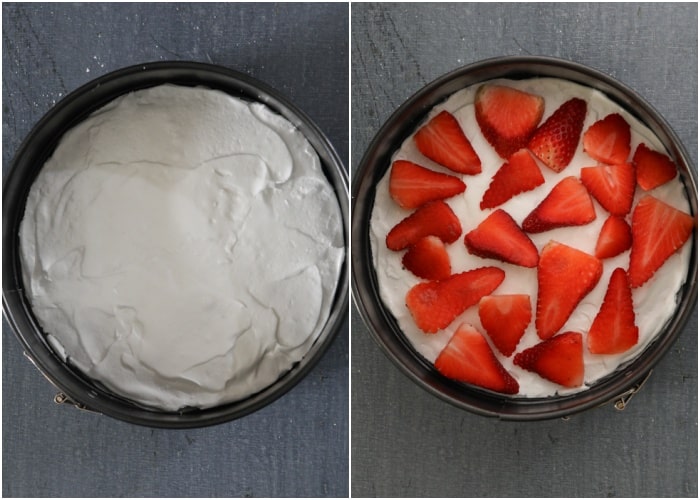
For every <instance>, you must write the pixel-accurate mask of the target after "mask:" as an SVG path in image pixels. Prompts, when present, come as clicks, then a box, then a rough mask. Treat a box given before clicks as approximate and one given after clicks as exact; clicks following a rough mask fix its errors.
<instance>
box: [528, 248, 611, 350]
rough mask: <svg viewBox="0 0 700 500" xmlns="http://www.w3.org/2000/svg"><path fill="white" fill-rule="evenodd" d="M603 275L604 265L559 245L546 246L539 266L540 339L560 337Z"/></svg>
mask: <svg viewBox="0 0 700 500" xmlns="http://www.w3.org/2000/svg"><path fill="white" fill-rule="evenodd" d="M602 274H603V265H602V264H601V262H600V261H599V260H598V259H596V258H595V257H594V256H592V255H589V254H587V253H586V252H582V251H581V250H577V249H576V248H572V247H570V246H567V245H564V244H563V243H558V242H556V241H550V242H549V243H547V245H545V247H544V248H543V249H542V254H541V255H540V263H539V265H538V266H537V288H538V290H537V314H536V317H535V327H536V328H537V335H539V337H540V338H541V339H548V338H549V337H551V336H552V335H554V334H555V333H557V332H558V331H559V329H560V328H561V327H563V326H564V324H565V323H566V321H567V320H568V319H569V316H571V313H572V312H573V311H574V309H576V306H577V305H578V304H579V302H581V300H582V299H583V298H584V297H585V296H586V295H588V293H589V292H590V291H591V290H593V288H594V287H595V286H596V284H598V280H600V276H601V275H602Z"/></svg>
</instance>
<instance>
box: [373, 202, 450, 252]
mask: <svg viewBox="0 0 700 500" xmlns="http://www.w3.org/2000/svg"><path fill="white" fill-rule="evenodd" d="M461 234H462V225H461V224H460V223H459V219H458V218H457V216H456V215H455V213H454V212H453V211H452V209H451V208H450V207H449V205H448V204H447V203H445V202H444V201H440V200H438V201H431V202H429V203H426V204H425V205H423V206H421V207H420V208H419V209H418V210H416V211H415V212H413V213H412V214H411V215H409V216H408V217H406V218H405V219H403V220H402V221H401V222H399V223H398V224H396V225H395V226H394V227H393V228H392V229H391V231H389V234H387V235H386V246H387V248H389V249H390V250H403V249H404V248H406V247H409V246H411V245H413V244H414V243H416V242H417V241H418V240H420V239H421V238H423V237H424V236H437V237H438V238H440V239H441V240H442V241H444V242H445V243H453V242H455V241H457V238H459V236H460V235H461Z"/></svg>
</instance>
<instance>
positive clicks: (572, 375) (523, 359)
mask: <svg viewBox="0 0 700 500" xmlns="http://www.w3.org/2000/svg"><path fill="white" fill-rule="evenodd" d="M513 362H514V363H515V364H516V365H518V366H519V367H521V368H524V369H525V370H528V371H531V372H535V373H537V374H538V375H539V376H540V377H542V378H546V379H547V380H549V381H551V382H554V383H556V384H559V385H563V386H564V387H579V386H580V385H581V384H583V336H582V335H581V334H580V333H578V332H565V333H561V334H559V335H556V336H554V337H552V338H550V339H548V340H545V341H543V342H540V343H539V344H535V345H534V346H532V347H530V348H529V349H525V350H524V351H523V352H520V353H518V354H516V355H515V358H514V359H513Z"/></svg>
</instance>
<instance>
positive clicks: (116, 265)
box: [20, 85, 345, 410]
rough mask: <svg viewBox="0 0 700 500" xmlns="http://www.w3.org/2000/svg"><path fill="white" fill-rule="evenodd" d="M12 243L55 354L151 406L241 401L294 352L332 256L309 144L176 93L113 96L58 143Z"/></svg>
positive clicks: (327, 207) (223, 103)
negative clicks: (18, 252)
mask: <svg viewBox="0 0 700 500" xmlns="http://www.w3.org/2000/svg"><path fill="white" fill-rule="evenodd" d="M20 244H21V258H22V265H23V274H24V283H25V293H26V294H27V296H28V298H29V300H30V302H31V304H32V310H33V311H34V314H35V315H36V317H37V319H38V321H39V323H40V324H41V326H42V328H43V329H44V331H45V332H46V333H47V335H48V339H49V342H50V343H51V345H52V346H53V347H54V349H55V350H56V352H58V353H59V354H60V355H61V356H62V357H63V358H64V360H67V362H68V363H70V364H72V365H74V366H76V367H77V368H79V369H80V370H81V371H82V372H84V373H85V374H86V375H87V376H89V377H91V378H93V379H95V380H97V381H99V382H101V383H103V384H104V385H105V386H106V387H108V388H109V389H111V390H113V391H114V392H116V393H118V394H120V395H122V396H125V397H127V398H129V399H131V400H133V401H135V402H138V403H141V404H143V405H146V406H148V407H155V408H160V409H164V410H178V409H180V408H183V407H187V406H191V407H199V408H207V407H212V406H216V405H219V404H222V403H226V402H231V401H235V400H239V399H242V398H245V397H246V396H249V395H251V394H253V393H256V392H258V391H260V390H262V389H264V388H265V387H268V386H269V385H271V384H272V383H274V382H275V381H276V380H277V379H278V378H279V377H280V376H281V374H283V373H284V372H286V371H287V370H289V369H290V368H291V367H292V365H293V364H294V363H296V362H298V361H299V360H301V359H302V357H303V356H304V355H305V354H306V353H307V352H308V350H309V349H310V347H311V346H312V344H313V342H314V341H315V340H316V338H317V337H318V335H319V333H320V332H321V330H322V329H323V327H324V325H325V323H326V320H327V318H328V316H329V314H330V310H331V306H332V301H333V297H334V293H335V289H336V285H337V282H338V279H339V275H340V272H341V267H342V265H343V261H344V255H345V242H344V236H343V221H342V216H341V211H340V207H339V204H338V200H337V198H336V195H335V193H334V190H333V188H332V187H331V185H330V184H329V182H328V181H327V179H326V178H325V177H324V174H323V172H322V169H321V164H320V160H319V157H318V155H317V153H316V152H315V151H314V149H313V147H312V146H311V145H310V144H309V142H308V141H307V140H306V138H305V137H304V136H303V135H302V134H301V133H300V132H299V131H298V130H297V129H296V128H295V127H294V126H293V125H292V124H291V123H290V122H288V121H287V120H286V119H284V118H282V117H281V116H279V115H277V114H275V113H274V112H273V111H272V110H270V109H269V108H267V107H266V106H264V105H263V104H260V103H250V102H247V101H243V100H240V99H237V98H234V97H232V96H230V95H228V94H225V93H223V92H220V91H216V90H211V89H206V88H190V87H181V86H175V85H161V86H158V87H154V88H150V89H146V90H140V91H136V92H133V93H130V94H127V95H124V96H121V97H119V98H117V99H115V100H114V101H112V102H110V103H109V104H107V105H106V106H104V107H103V108H101V109H99V110H98V111H96V112H95V113H93V114H92V115H90V117H88V118H87V119H86V120H85V121H83V122H82V123H80V124H79V125H77V126H76V127H74V128H73V129H71V130H70V131H68V132H67V133H66V134H65V136H64V137H62V139H61V141H60V143H59V145H58V147H57V148H56V150H55V152H54V153H53V155H52V157H51V158H50V159H49V160H48V161H47V162H46V164H45V165H44V167H43V169H42V170H41V172H40V174H39V176H38V177H37V179H36V180H35V182H34V184H33V185H32V188H31V191H30V193H29V197H28V200H27V204H26V212H25V216H24V219H23V221H22V224H21V228H20Z"/></svg>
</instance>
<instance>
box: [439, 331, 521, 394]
mask: <svg viewBox="0 0 700 500" xmlns="http://www.w3.org/2000/svg"><path fill="white" fill-rule="evenodd" d="M435 368H436V369H437V371H439V372H440V373H441V374H442V375H444V376H445V377H447V378H451V379H453V380H457V381H459V382H466V383H468V384H474V385H477V386H479V387H483V388H484V389H489V390H492V391H496V392H502V393H505V394H517V393H518V391H519V390H520V387H519V386H518V382H517V381H516V380H515V379H514V378H513V376H512V375H511V374H510V373H508V372H507V371H506V369H505V368H504V367H503V365H502V364H501V363H500V362H499V361H498V359H497V358H496V355H495V354H494V353H493V351H492V350H491V347H490V346H489V343H488V341H487V340H486V338H485V337H484V336H483V335H482V334H481V333H480V332H479V331H478V330H476V328H474V327H473V326H472V325H470V324H468V323H462V324H461V325H460V326H459V328H457V331H456V332H455V333H454V335H452V338H450V340H449V342H448V343H447V345H446V346H445V348H444V349H443V350H442V351H441V352H440V354H439V355H438V357H437V359H436V360H435Z"/></svg>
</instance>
